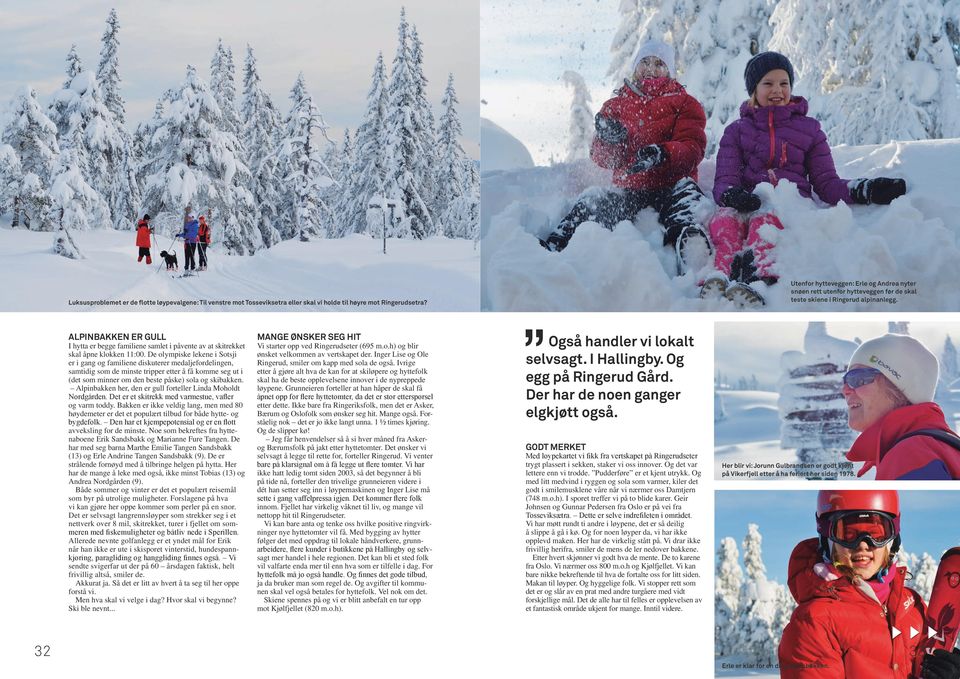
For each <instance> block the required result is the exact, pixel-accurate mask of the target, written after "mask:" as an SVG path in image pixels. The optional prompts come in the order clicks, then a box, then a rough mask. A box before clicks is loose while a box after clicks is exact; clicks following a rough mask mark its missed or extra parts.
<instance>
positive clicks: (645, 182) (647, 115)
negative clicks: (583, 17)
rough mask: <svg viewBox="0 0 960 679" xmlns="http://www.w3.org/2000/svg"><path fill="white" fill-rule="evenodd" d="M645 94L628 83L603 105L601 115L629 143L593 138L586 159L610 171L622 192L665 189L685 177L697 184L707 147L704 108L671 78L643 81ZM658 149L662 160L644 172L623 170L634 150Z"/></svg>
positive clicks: (626, 167) (632, 157) (629, 164)
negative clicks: (614, 122) (656, 146)
mask: <svg viewBox="0 0 960 679" xmlns="http://www.w3.org/2000/svg"><path fill="white" fill-rule="evenodd" d="M644 85H645V91H644V93H643V94H641V93H640V91H639V90H637V89H636V88H635V86H634V85H632V84H631V83H624V86H623V87H621V88H620V89H619V90H617V92H616V95H615V96H614V97H613V98H612V99H608V100H607V101H606V102H604V104H603V107H601V109H600V114H599V115H600V116H602V117H605V118H611V119H613V120H617V121H619V122H620V123H622V124H623V126H624V127H626V129H627V140H626V141H625V142H623V143H622V144H609V143H607V142H604V141H601V140H600V139H599V138H598V137H595V138H594V140H593V144H592V145H591V147H590V157H591V158H592V159H593V162H595V163H596V164H597V165H599V166H601V167H605V168H607V169H611V170H613V183H614V184H616V185H617V186H619V187H622V188H625V189H649V190H655V189H663V188H669V187H672V186H673V185H674V184H676V183H677V182H678V181H680V180H681V179H683V178H684V177H691V178H693V180H694V181H696V179H697V166H698V165H699V164H700V161H701V160H703V154H704V151H705V149H706V147H707V135H706V132H705V129H706V125H707V119H706V115H705V114H704V112H703V107H702V106H701V105H700V102H698V101H697V100H696V99H694V98H693V97H691V96H690V95H689V94H687V91H686V90H685V89H683V85H681V84H680V83H678V82H677V81H676V80H671V79H670V78H662V79H656V80H655V81H652V82H651V81H647V82H646V83H645V84H644ZM650 144H659V145H660V146H661V147H662V148H663V150H664V151H665V152H666V156H667V157H666V160H664V161H663V162H662V163H661V164H659V165H656V166H654V167H653V169H651V170H648V171H647V172H638V173H634V174H630V173H628V172H627V169H628V168H629V167H630V166H631V165H632V164H633V162H634V160H635V159H636V155H637V151H638V150H640V149H641V148H643V147H644V146H648V145H650Z"/></svg>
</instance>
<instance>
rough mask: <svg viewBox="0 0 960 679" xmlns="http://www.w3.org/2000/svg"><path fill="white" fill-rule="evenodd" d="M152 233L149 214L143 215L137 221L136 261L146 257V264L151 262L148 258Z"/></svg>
mask: <svg viewBox="0 0 960 679" xmlns="http://www.w3.org/2000/svg"><path fill="white" fill-rule="evenodd" d="M152 235H153V228H152V227H151V226H150V215H147V214H145V215H143V218H142V219H141V220H140V221H139V222H137V262H138V263H139V262H142V261H143V258H144V257H146V258H147V264H148V265H149V264H152V263H153V260H152V259H150V244H151V243H150V239H151V236H152Z"/></svg>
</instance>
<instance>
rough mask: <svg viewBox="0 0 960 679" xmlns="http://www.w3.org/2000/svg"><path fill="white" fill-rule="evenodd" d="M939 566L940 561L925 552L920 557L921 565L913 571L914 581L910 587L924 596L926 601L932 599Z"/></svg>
mask: <svg viewBox="0 0 960 679" xmlns="http://www.w3.org/2000/svg"><path fill="white" fill-rule="evenodd" d="M939 566H940V563H939V562H938V561H937V560H936V559H934V558H933V557H932V556H930V555H929V554H927V553H926V552H924V553H923V556H921V557H920V559H919V565H918V566H917V567H916V569H915V570H914V571H913V573H914V576H913V582H911V583H910V587H911V588H912V589H913V590H915V591H916V592H917V594H919V595H920V596H921V597H923V600H924V601H930V594H931V592H933V582H934V580H936V578H937V568H938V567H939Z"/></svg>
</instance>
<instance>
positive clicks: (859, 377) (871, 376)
mask: <svg viewBox="0 0 960 679" xmlns="http://www.w3.org/2000/svg"><path fill="white" fill-rule="evenodd" d="M882 374H883V373H881V372H880V371H879V370H877V369H876V368H854V369H853V370H848V371H847V372H846V373H845V374H844V375H843V383H844V384H845V385H847V386H848V387H850V388H851V389H859V388H860V387H862V386H863V385H865V384H872V383H873V382H874V380H876V379H877V378H878V377H880V375H882Z"/></svg>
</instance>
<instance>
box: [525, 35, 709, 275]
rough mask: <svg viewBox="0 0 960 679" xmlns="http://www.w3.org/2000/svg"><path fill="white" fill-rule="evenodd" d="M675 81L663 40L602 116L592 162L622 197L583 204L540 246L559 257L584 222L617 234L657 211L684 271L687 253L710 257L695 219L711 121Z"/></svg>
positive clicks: (612, 194)
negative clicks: (621, 225) (608, 174)
mask: <svg viewBox="0 0 960 679" xmlns="http://www.w3.org/2000/svg"><path fill="white" fill-rule="evenodd" d="M674 77H675V70H674V52H673V47H671V46H670V45H668V44H666V43H664V42H660V41H659V40H650V41H649V42H646V43H644V44H643V45H641V46H640V49H639V50H638V51H637V54H636V56H635V57H634V60H633V72H632V78H631V79H628V80H625V81H624V84H623V87H621V88H620V89H619V90H617V92H616V94H615V96H614V97H613V98H612V99H609V100H607V101H606V102H605V103H604V104H603V107H602V108H601V109H600V112H599V113H598V114H597V117H596V136H595V138H594V140H593V144H592V146H591V147H590V157H591V159H592V160H593V162H595V163H596V164H597V165H599V166H601V167H604V168H608V169H611V170H613V183H614V184H615V185H616V186H617V187H619V189H620V190H617V191H608V192H606V193H604V194H603V195H602V196H600V197H596V195H593V196H590V197H588V198H582V199H581V200H579V201H578V202H577V204H576V205H574V207H573V209H572V210H571V211H570V213H569V214H568V215H567V216H566V217H565V218H564V219H563V221H562V222H560V224H559V226H557V228H556V229H555V230H554V231H553V233H551V234H550V235H549V236H548V237H547V239H546V240H543V241H541V245H543V246H544V247H545V248H547V249H548V250H551V251H554V252H559V251H560V250H563V249H564V248H565V247H567V244H568V243H569V242H570V239H571V238H572V237H573V234H574V232H575V231H576V229H577V227H579V226H580V224H581V223H583V222H585V221H588V220H592V221H596V222H599V223H601V224H603V225H604V226H605V227H607V228H608V229H612V228H613V227H614V226H615V225H616V224H617V223H618V222H620V221H623V220H630V219H633V218H634V217H635V216H636V214H637V213H638V212H639V211H640V210H642V209H643V208H646V207H652V208H654V209H655V210H657V211H658V212H659V221H660V224H661V225H662V226H663V230H664V235H663V244H664V245H666V246H675V247H676V248H677V253H678V257H679V259H680V264H681V269H682V268H684V267H683V266H682V264H683V261H684V260H685V259H686V258H685V253H686V252H695V251H699V252H701V253H703V254H706V253H708V252H709V245H708V243H707V239H706V235H705V234H704V233H703V231H702V230H701V229H700V228H699V225H698V224H697V222H696V220H695V218H694V212H695V207H696V206H697V204H698V203H699V202H700V201H701V200H705V197H704V195H703V192H702V191H701V190H700V187H698V186H697V183H696V178H697V166H698V165H699V164H700V161H701V160H703V154H704V150H705V149H706V145H707V137H706V132H705V129H706V116H705V115H704V112H703V107H702V106H701V105H700V102H698V101H697V100H696V99H694V98H693V97H691V96H690V95H689V94H687V92H686V90H685V89H684V88H683V86H682V85H681V84H680V83H678V82H677V81H676V80H675V79H674ZM694 242H696V243H698V244H699V246H700V247H692V246H693V244H694Z"/></svg>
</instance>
